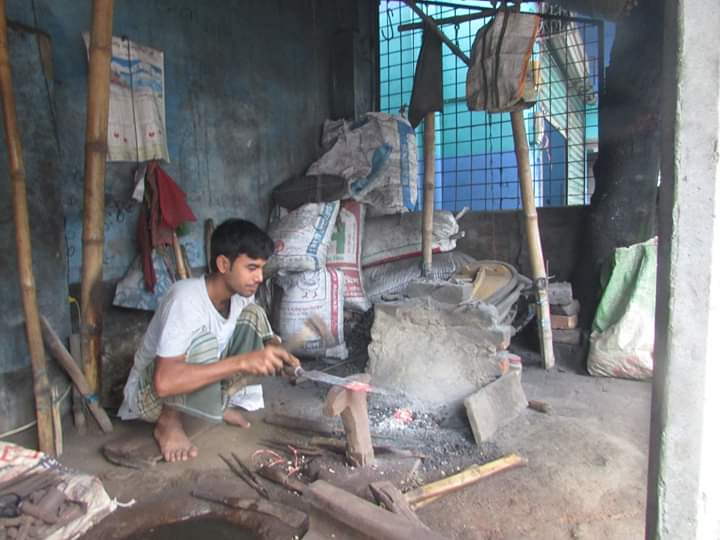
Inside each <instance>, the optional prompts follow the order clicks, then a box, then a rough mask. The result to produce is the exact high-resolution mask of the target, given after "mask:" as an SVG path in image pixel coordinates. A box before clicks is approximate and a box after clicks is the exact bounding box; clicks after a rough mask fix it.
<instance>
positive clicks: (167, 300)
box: [118, 277, 255, 420]
mask: <svg viewBox="0 0 720 540" xmlns="http://www.w3.org/2000/svg"><path fill="white" fill-rule="evenodd" d="M254 301H255V297H254V296H253V297H250V298H245V297H243V296H240V295H239V294H235V295H233V296H232V297H231V298H230V314H229V316H228V318H227V319H226V318H225V317H223V316H222V315H221V314H220V313H219V312H218V310H217V309H215V306H214V305H213V303H212V300H210V297H209V296H208V292H207V286H206V284H205V278H202V277H200V278H191V279H184V280H181V281H178V282H177V283H175V284H174V285H173V286H172V287H170V289H169V290H168V292H167V293H166V294H165V296H164V297H163V299H162V300H161V301H160V304H159V306H158V309H157V311H156V312H155V315H154V316H153V318H152V320H151V321H150V325H149V326H148V328H147V330H146V331H145V336H144V337H143V340H142V343H141V345H140V348H139V349H138V350H137V352H136V353H135V361H134V364H133V367H132V369H131V370H130V376H129V377H128V380H127V383H126V384H125V390H124V394H125V400H124V401H123V404H122V406H121V407H120V410H119V411H118V416H120V418H122V419H123V420H131V419H134V418H137V417H138V416H137V414H136V413H135V412H134V411H133V410H132V409H133V403H135V398H136V395H137V389H138V379H139V377H140V373H141V372H142V370H144V369H145V368H146V367H147V366H148V365H149V364H150V363H151V362H153V361H154V360H155V358H156V357H158V356H162V357H172V356H181V355H184V354H185V353H186V352H187V350H188V348H189V347H190V344H191V343H192V340H193V339H194V338H195V337H196V336H198V335H200V334H204V333H210V334H212V335H213V336H215V338H216V339H217V341H218V354H219V355H220V356H222V353H223V352H224V351H225V347H226V346H227V344H228V341H230V338H231V337H232V335H233V332H234V331H235V324H236V321H237V318H238V317H239V316H240V313H241V312H242V310H243V309H244V308H245V307H246V306H247V305H249V304H251V303H253V302H254Z"/></svg>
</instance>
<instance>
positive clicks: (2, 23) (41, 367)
mask: <svg viewBox="0 0 720 540" xmlns="http://www.w3.org/2000/svg"><path fill="white" fill-rule="evenodd" d="M0 94H2V110H3V124H4V126H5V140H6V143H7V151H8V164H9V166H10V184H11V192H12V204H13V216H14V219H15V246H16V249H17V267H18V277H19V278H20V295H21V297H22V304H23V311H24V314H25V334H26V336H27V341H28V350H29V352H30V363H31V365H32V373H33V392H34V394H35V413H36V415H37V433H38V447H39V449H40V451H41V452H45V453H46V454H50V455H54V454H55V442H54V437H53V421H52V406H51V403H50V386H49V384H48V376H47V371H46V361H45V349H44V348H43V341H42V333H41V331H40V314H39V312H38V305H37V291H36V288H35V277H34V274H33V266H32V244H31V239H30V216H29V211H28V202H27V186H26V182H25V164H24V162H23V157H22V143H21V141H20V132H19V131H18V127H17V116H16V111H15V95H14V93H13V88H12V73H11V72H10V53H9V50H8V33H7V19H6V16H5V0H0Z"/></svg>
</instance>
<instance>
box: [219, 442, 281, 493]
mask: <svg viewBox="0 0 720 540" xmlns="http://www.w3.org/2000/svg"><path fill="white" fill-rule="evenodd" d="M218 455H219V456H220V459H222V460H223V461H224V462H225V464H226V465H227V466H228V467H229V468H230V470H231V471H232V472H234V473H235V474H236V475H237V476H239V477H240V478H241V479H242V480H244V481H245V483H246V484H247V485H248V486H250V487H251V488H253V489H254V490H255V491H256V492H257V493H258V495H260V496H261V497H264V498H266V499H269V498H270V496H269V495H268V492H267V490H266V489H265V486H263V485H262V484H261V483H260V479H259V478H258V477H257V475H256V474H255V473H254V472H253V471H251V470H250V468H249V467H248V466H247V465H245V464H244V463H243V462H242V460H241V459H240V458H239V457H238V456H237V455H236V454H235V453H234V452H231V453H230V455H231V456H232V457H233V459H234V460H235V463H233V462H232V461H231V460H230V459H229V458H226V457H225V456H223V455H222V454H218Z"/></svg>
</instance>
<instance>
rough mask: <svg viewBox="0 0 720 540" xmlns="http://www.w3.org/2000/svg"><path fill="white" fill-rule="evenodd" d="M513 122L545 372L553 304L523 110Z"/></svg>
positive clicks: (551, 354)
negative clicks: (541, 237) (544, 260)
mask: <svg viewBox="0 0 720 540" xmlns="http://www.w3.org/2000/svg"><path fill="white" fill-rule="evenodd" d="M510 120H511V122H512V131H513V138H514V139H515V157H516V159H517V164H518V176H519V178H520V190H521V192H522V203H523V212H524V214H525V228H526V231H527V241H528V252H529V256H530V268H531V271H532V277H533V280H534V282H535V292H536V295H537V305H536V315H537V321H538V334H539V338H540V353H541V355H542V361H543V366H544V367H545V369H550V368H551V367H553V366H554V365H555V354H554V352H553V344H552V328H551V326H550V304H549V303H548V297H547V274H546V273H545V263H544V262H543V251H542V242H541V241H540V227H539V226H538V217H537V209H536V208H535V194H534V192H533V185H532V174H531V172H530V150H529V149H528V142H527V135H526V134H525V117H524V116H523V112H522V111H513V112H511V113H510Z"/></svg>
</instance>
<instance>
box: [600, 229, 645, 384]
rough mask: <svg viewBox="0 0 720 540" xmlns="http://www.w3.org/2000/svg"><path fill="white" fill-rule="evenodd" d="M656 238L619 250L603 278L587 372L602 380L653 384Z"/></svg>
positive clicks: (616, 251)
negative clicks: (623, 379)
mask: <svg viewBox="0 0 720 540" xmlns="http://www.w3.org/2000/svg"><path fill="white" fill-rule="evenodd" d="M656 275H657V238H652V239H650V240H648V241H647V242H643V243H641V244H635V245H632V246H630V247H626V248H618V249H616V250H615V253H614V255H613V258H612V261H611V263H610V265H609V266H608V267H607V268H606V270H605V272H603V275H602V277H601V285H602V289H603V294H602V299H601V300H600V305H599V306H598V309H597V311H596V312H595V320H594V321H593V327H592V333H591V334H590V352H589V354H588V371H589V372H590V374H591V375H595V376H600V377H622V378H625V379H650V378H651V377H652V372H653V347H654V344H655V279H656Z"/></svg>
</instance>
